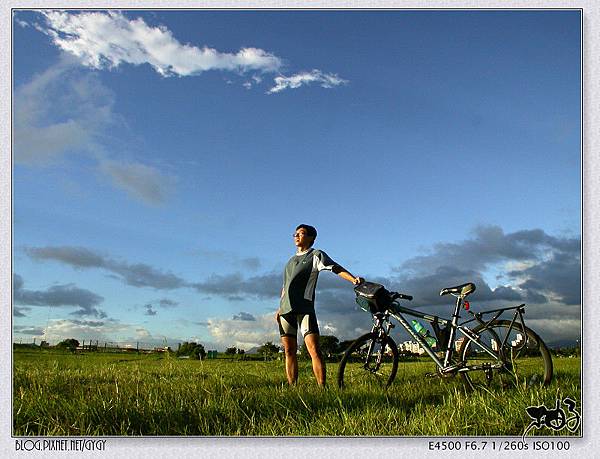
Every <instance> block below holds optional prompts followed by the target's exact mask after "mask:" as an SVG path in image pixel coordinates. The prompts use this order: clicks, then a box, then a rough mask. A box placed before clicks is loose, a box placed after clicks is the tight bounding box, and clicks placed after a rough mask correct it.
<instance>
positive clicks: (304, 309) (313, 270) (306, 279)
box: [275, 224, 363, 386]
mask: <svg viewBox="0 0 600 459" xmlns="http://www.w3.org/2000/svg"><path fill="white" fill-rule="evenodd" d="M293 237H294V244H295V245H296V254H295V255H294V256H293V257H292V258H290V260H289V261H288V262H287V265H286V266H285V270H284V274H283V288H282V290H281V301H280V304H279V310H278V311H277V313H276V314H275V317H276V319H277V322H278V324H279V334H280V335H281V342H282V344H283V349H284V352H285V372H286V375H287V380H288V383H289V384H295V383H296V381H297V379H298V359H297V351H298V341H297V333H298V327H300V331H301V333H302V336H303V337H304V343H305V344H306V349H307V350H308V353H309V354H310V358H311V360H312V368H313V373H314V374H315V378H316V379H317V383H318V384H319V385H320V386H324V385H325V362H324V361H323V357H322V355H321V350H320V348H319V326H318V324H317V316H316V315H315V288H316V286H317V277H318V275H319V272H320V271H323V270H327V271H332V272H334V273H335V274H337V275H338V276H340V277H341V278H343V279H346V280H347V281H349V282H352V283H353V284H354V285H358V284H360V283H361V282H362V281H363V279H362V278H360V277H354V276H353V275H352V274H350V273H349V272H348V271H346V270H345V269H344V268H342V267H341V266H340V265H338V264H337V263H336V262H335V261H333V260H332V259H331V258H329V256H328V255H327V254H326V253H325V252H323V251H322V250H318V249H313V248H312V246H313V244H314V242H315V239H316V238H317V230H316V229H315V228H314V227H313V226H310V225H305V224H302V225H298V227H297V228H296V231H295V232H294V234H293Z"/></svg>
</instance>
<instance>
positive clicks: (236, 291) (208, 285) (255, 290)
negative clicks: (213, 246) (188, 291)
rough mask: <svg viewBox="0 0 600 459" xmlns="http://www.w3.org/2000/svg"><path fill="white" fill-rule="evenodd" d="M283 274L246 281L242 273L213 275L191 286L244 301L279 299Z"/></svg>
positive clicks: (259, 276)
mask: <svg viewBox="0 0 600 459" xmlns="http://www.w3.org/2000/svg"><path fill="white" fill-rule="evenodd" d="M281 281H282V277H281V274H277V273H268V274H261V275H258V276H252V277H249V278H247V279H244V278H243V276H242V275H241V274H240V273H233V274H226V275H220V274H213V275H211V276H209V277H208V279H206V280H205V281H204V282H196V283H192V284H190V285H191V286H192V287H194V288H195V289H196V290H198V291H199V292H202V293H209V294H215V295H223V296H228V297H237V298H240V299H243V298H244V297H245V296H246V295H251V296H255V297H258V298H274V297H279V295H280V293H281Z"/></svg>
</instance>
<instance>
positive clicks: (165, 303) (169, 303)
mask: <svg viewBox="0 0 600 459" xmlns="http://www.w3.org/2000/svg"><path fill="white" fill-rule="evenodd" d="M158 305H159V306H160V307H161V308H175V307H177V306H179V302H177V301H173V300H169V299H168V298H163V299H162V300H159V302H158Z"/></svg>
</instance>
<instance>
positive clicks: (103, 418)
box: [13, 350, 583, 436]
mask: <svg viewBox="0 0 600 459" xmlns="http://www.w3.org/2000/svg"><path fill="white" fill-rule="evenodd" d="M13 361H14V369H13V397H14V403H13V427H14V430H13V431H14V434H15V435H17V436H26V435H57V436H58V435H60V436H73V435H106V436H113V435H114V436H121V435H135V436H139V435H211V436H220V435H226V436H230V435H234V436H236V435H249V436H255V435H259V436H305V435H328V436H363V435H376V436H388V435H399V436H407V435H426V436H446V435H451V436H471V435H495V436H498V435H514V436H520V435H522V433H523V431H524V430H525V428H526V427H527V426H528V425H529V423H530V421H531V419H530V418H529V416H528V415H527V413H526V411H525V408H526V407H528V406H532V405H542V404H544V405H545V406H546V407H548V408H549V409H551V408H554V405H555V401H556V400H557V399H562V398H564V397H567V396H568V397H570V398H572V399H574V400H576V402H577V407H576V408H577V410H578V411H579V412H580V413H582V412H583V410H582V409H581V406H580V401H581V396H580V389H581V388H580V360H579V358H572V359H568V358H554V359H553V361H554V374H555V377H554V380H553V382H552V384H551V385H550V386H549V387H547V388H543V389H537V390H534V391H533V392H526V391H523V390H519V389H512V390H505V391H497V392H485V391H482V392H477V393H467V392H465V389H464V385H463V384H462V381H461V380H460V378H451V379H447V380H440V379H438V378H425V377H424V375H425V373H427V372H430V371H432V370H433V364H432V363H431V362H425V361H422V362H406V363H404V362H401V363H400V368H399V370H398V376H397V378H396V380H395V382H394V383H393V385H392V386H391V387H390V389H388V390H387V391H383V390H374V389H372V390H365V389H363V390H353V389H352V388H348V389H347V390H339V389H338V388H337V387H336V385H335V375H336V372H337V364H336V363H329V364H328V365H327V375H328V387H327V388H326V389H320V388H318V387H317V386H316V384H315V382H314V377H313V376H312V372H311V369H310V362H304V361H301V362H300V377H299V383H298V385H297V386H296V387H288V386H287V384H284V380H285V376H284V366H283V362H281V361H271V362H263V361H239V360H233V359H230V360H228V359H216V360H204V361H198V360H180V359H177V358H174V357H170V356H169V355H157V354H151V355H136V354H102V353H87V354H70V353H68V352H65V353H60V352H56V351H54V352H53V351H46V352H44V351H39V350H37V351H36V350H16V351H15V352H14V358H13ZM582 422H583V421H582ZM580 433H581V432H576V433H575V434H577V435H579V434H580ZM530 435H572V434H571V433H570V432H569V431H568V429H566V428H565V429H563V430H561V431H558V432H555V431H553V430H551V429H549V428H546V427H544V428H542V429H539V430H536V429H533V430H532V431H531V432H530Z"/></svg>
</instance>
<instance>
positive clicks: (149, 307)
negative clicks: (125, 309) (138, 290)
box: [144, 304, 156, 316]
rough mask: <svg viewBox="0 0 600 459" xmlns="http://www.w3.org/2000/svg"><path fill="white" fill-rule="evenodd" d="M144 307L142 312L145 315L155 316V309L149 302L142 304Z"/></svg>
mask: <svg viewBox="0 0 600 459" xmlns="http://www.w3.org/2000/svg"><path fill="white" fill-rule="evenodd" d="M144 308H146V312H144V315H145V316H155V315H156V311H155V310H154V309H153V308H152V305H151V304H146V305H144Z"/></svg>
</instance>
